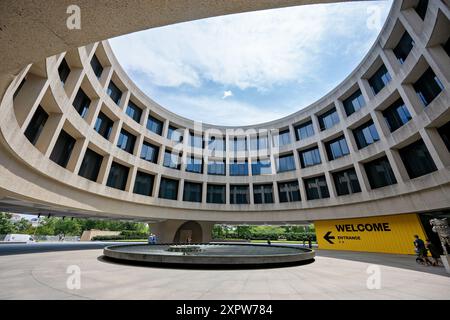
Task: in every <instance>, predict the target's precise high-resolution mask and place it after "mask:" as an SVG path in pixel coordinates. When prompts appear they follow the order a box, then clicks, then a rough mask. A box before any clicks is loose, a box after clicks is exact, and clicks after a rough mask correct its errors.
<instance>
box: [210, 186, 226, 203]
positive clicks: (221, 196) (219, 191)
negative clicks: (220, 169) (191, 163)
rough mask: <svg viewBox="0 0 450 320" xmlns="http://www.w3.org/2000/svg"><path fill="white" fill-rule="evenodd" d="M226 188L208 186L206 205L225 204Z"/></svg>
mask: <svg viewBox="0 0 450 320" xmlns="http://www.w3.org/2000/svg"><path fill="white" fill-rule="evenodd" d="M225 197H226V186H224V185H217V184H208V189H207V197H206V202H207V203H225V202H226V200H225Z"/></svg>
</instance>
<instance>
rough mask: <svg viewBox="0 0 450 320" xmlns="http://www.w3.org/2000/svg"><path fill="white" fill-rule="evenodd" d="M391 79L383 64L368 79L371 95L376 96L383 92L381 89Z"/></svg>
mask: <svg viewBox="0 0 450 320" xmlns="http://www.w3.org/2000/svg"><path fill="white" fill-rule="evenodd" d="M391 79H392V77H391V75H390V74H389V72H388V71H387V69H386V66H385V65H384V64H383V65H382V66H381V67H380V68H378V70H377V71H376V72H375V74H374V75H373V76H372V77H371V78H370V79H369V84H370V87H371V88H372V91H373V94H374V95H377V94H378V92H380V91H381V90H383V88H384V87H385V86H386V85H387V84H388V83H389V81H391Z"/></svg>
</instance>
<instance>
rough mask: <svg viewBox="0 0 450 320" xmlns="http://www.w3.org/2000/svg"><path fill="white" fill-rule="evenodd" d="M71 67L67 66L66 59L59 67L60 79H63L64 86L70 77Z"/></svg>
mask: <svg viewBox="0 0 450 320" xmlns="http://www.w3.org/2000/svg"><path fill="white" fill-rule="evenodd" d="M69 73H70V67H69V65H68V64H67V61H66V59H62V61H61V64H60V65H59V67H58V74H59V78H60V79H61V82H62V84H63V85H64V84H65V83H66V80H67V78H68V77H69Z"/></svg>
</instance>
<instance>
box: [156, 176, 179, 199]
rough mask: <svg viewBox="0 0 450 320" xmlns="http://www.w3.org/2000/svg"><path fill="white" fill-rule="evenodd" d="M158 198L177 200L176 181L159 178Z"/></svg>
mask: <svg viewBox="0 0 450 320" xmlns="http://www.w3.org/2000/svg"><path fill="white" fill-rule="evenodd" d="M159 197H160V198H162V199H169V200H177V198H178V181H177V180H172V179H168V178H161V184H160V186H159Z"/></svg>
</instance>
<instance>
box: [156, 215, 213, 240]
mask: <svg viewBox="0 0 450 320" xmlns="http://www.w3.org/2000/svg"><path fill="white" fill-rule="evenodd" d="M149 226H150V232H152V233H154V234H155V235H156V237H157V243H186V242H187V239H188V238H189V237H190V238H191V243H199V242H203V243H205V242H210V241H211V240H212V229H213V226H214V222H210V221H188V220H166V221H163V222H158V223H150V224H149Z"/></svg>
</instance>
